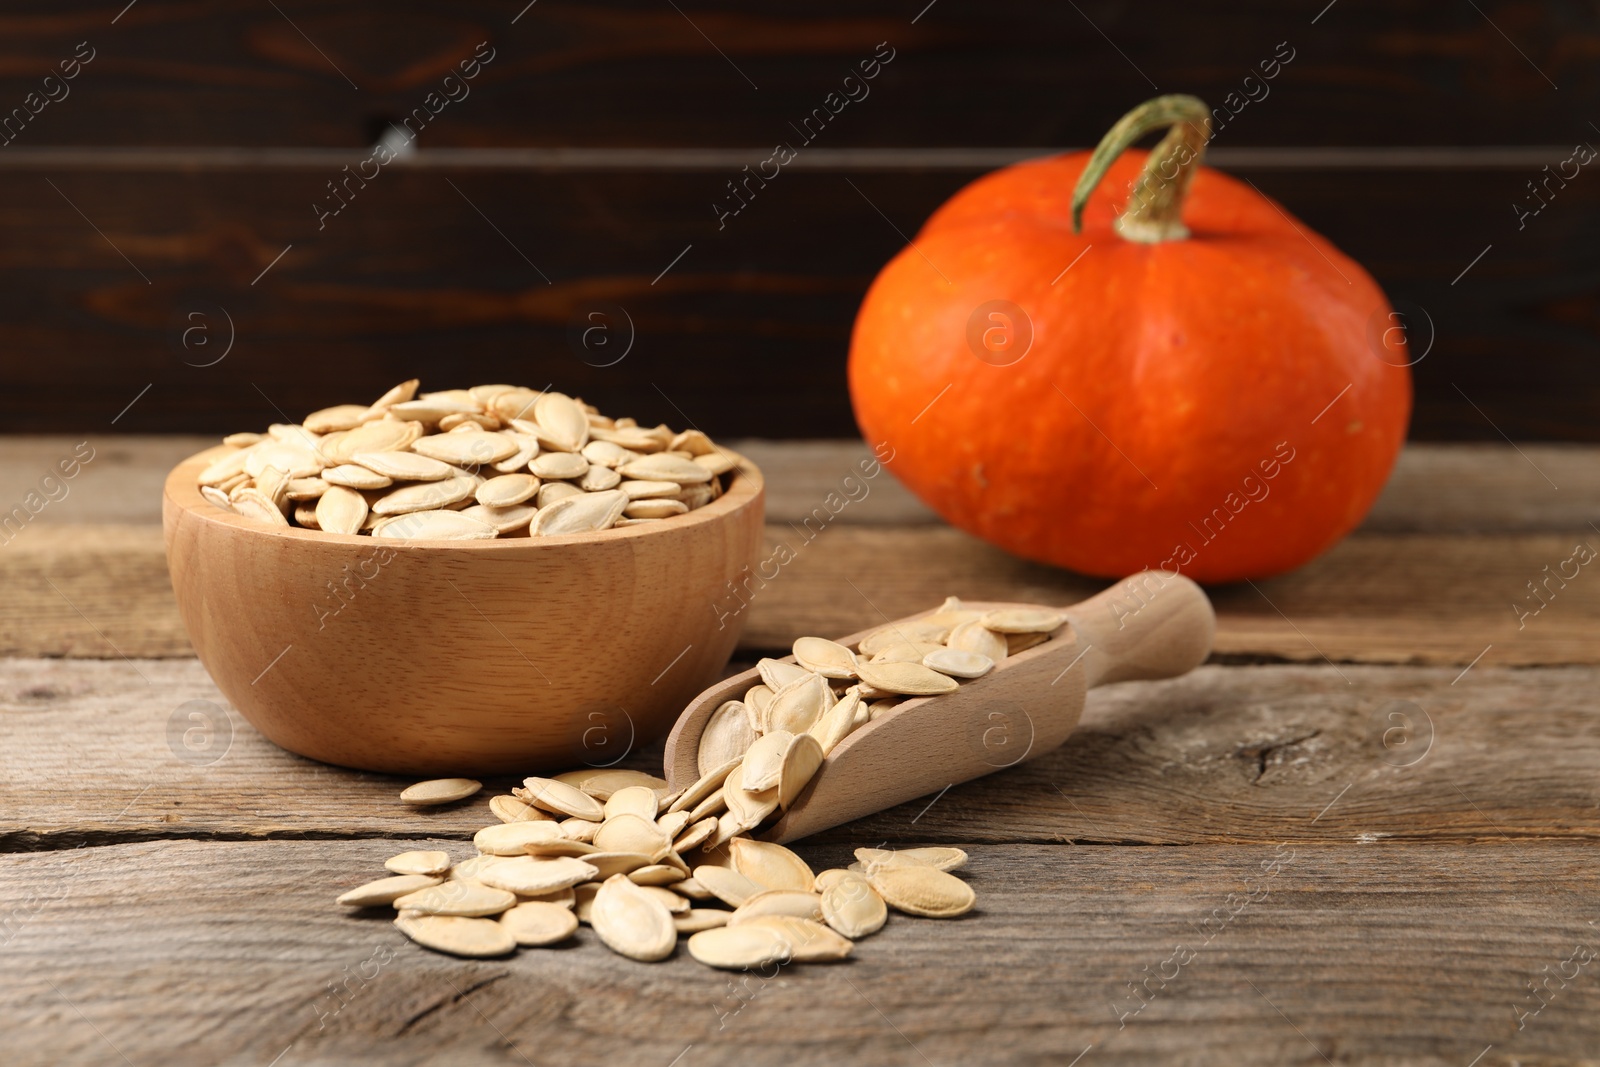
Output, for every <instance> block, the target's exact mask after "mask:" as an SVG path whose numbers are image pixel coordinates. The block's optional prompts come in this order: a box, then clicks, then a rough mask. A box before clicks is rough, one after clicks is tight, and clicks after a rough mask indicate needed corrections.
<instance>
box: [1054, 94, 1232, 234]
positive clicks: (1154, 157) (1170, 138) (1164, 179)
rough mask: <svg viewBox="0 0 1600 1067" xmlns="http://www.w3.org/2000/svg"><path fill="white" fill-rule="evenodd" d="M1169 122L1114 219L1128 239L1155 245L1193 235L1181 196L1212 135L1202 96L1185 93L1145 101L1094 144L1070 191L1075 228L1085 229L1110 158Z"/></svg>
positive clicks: (1077, 231) (1074, 229) (1078, 231)
mask: <svg viewBox="0 0 1600 1067" xmlns="http://www.w3.org/2000/svg"><path fill="white" fill-rule="evenodd" d="M1163 126H1165V127H1168V129H1167V135H1166V136H1165V137H1163V138H1161V142H1160V143H1159V144H1157V145H1156V147H1155V149H1154V150H1153V151H1151V153H1150V158H1149V159H1147V160H1145V164H1144V169H1143V170H1142V171H1140V172H1139V179H1138V181H1136V182H1135V183H1134V186H1133V193H1132V194H1131V195H1130V196H1129V198H1128V206H1127V208H1126V209H1124V211H1123V212H1122V214H1121V215H1119V216H1117V220H1116V222H1115V223H1114V224H1113V226H1114V228H1115V229H1116V231H1117V233H1119V234H1120V235H1122V237H1123V238H1125V239H1126V240H1129V241H1140V242H1143V243H1145V244H1155V243H1157V242H1158V241H1177V240H1182V239H1183V238H1185V237H1188V236H1189V230H1188V228H1187V227H1185V226H1184V224H1183V200H1184V197H1185V196H1187V195H1188V193H1189V183H1190V182H1191V181H1193V180H1194V173H1195V171H1196V170H1197V169H1198V168H1199V166H1200V159H1201V157H1202V156H1204V155H1205V151H1206V142H1207V141H1209V140H1210V139H1211V112H1210V111H1208V110H1206V105H1205V104H1204V103H1203V102H1202V101H1201V100H1200V99H1199V98H1198V97H1193V96H1186V95H1181V94H1173V95H1170V96H1158V97H1156V98H1155V99H1153V100H1146V101H1145V102H1144V103H1142V104H1140V105H1139V106H1138V107H1136V108H1134V109H1133V110H1132V111H1130V112H1128V113H1127V114H1126V115H1124V116H1122V118H1120V119H1118V120H1117V124H1116V125H1115V126H1113V127H1111V129H1110V130H1109V131H1107V133H1106V135H1105V136H1104V137H1102V138H1101V139H1100V143H1099V144H1098V145H1096V146H1095V149H1094V154H1093V155H1091V156H1090V157H1089V164H1088V166H1086V167H1084V168H1083V173H1082V174H1081V175H1079V176H1078V184H1077V186H1076V187H1074V188H1073V190H1072V232H1073V233H1081V232H1083V207H1084V205H1085V204H1087V203H1088V202H1089V194H1090V193H1092V192H1094V190H1095V187H1096V186H1097V185H1099V184H1100V180H1101V179H1102V178H1104V177H1105V174H1106V170H1107V169H1108V168H1110V166H1111V164H1112V162H1113V161H1114V160H1115V159H1116V158H1117V157H1118V156H1120V155H1122V153H1123V152H1124V151H1126V150H1127V149H1128V148H1129V147H1130V146H1131V145H1132V144H1133V143H1134V142H1135V141H1137V140H1138V139H1139V138H1141V137H1143V136H1144V135H1145V134H1147V133H1149V132H1150V131H1151V130H1154V129H1159V128H1161V127H1163Z"/></svg>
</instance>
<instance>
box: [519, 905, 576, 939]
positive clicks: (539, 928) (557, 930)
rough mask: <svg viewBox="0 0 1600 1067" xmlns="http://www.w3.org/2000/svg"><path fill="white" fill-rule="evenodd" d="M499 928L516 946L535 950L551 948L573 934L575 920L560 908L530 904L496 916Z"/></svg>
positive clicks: (572, 915) (570, 914)
mask: <svg viewBox="0 0 1600 1067" xmlns="http://www.w3.org/2000/svg"><path fill="white" fill-rule="evenodd" d="M500 925H501V926H503V927H505V929H506V932H507V933H509V934H510V935H511V937H512V939H513V940H515V941H516V943H517V944H519V945H523V946H525V947H537V946H540V945H554V944H556V943H557V942H560V941H565V940H566V939H567V938H569V937H571V936H572V935H573V934H575V933H577V932H578V917H577V916H576V915H574V914H573V913H572V910H571V909H570V908H565V907H563V906H561V905H560V904H548V903H545V902H543V901H537V900H531V901H527V902H525V903H522V904H518V905H517V906H516V907H514V908H512V909H511V910H510V911H508V912H506V913H505V914H504V915H502V916H500Z"/></svg>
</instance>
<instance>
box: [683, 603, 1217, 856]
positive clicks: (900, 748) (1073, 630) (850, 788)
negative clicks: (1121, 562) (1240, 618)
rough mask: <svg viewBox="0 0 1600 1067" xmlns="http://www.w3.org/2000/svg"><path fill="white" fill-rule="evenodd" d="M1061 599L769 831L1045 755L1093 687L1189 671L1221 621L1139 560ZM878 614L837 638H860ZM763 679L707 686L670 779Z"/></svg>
mask: <svg viewBox="0 0 1600 1067" xmlns="http://www.w3.org/2000/svg"><path fill="white" fill-rule="evenodd" d="M1023 606H1031V605H1015V604H997V603H967V602H963V607H968V608H975V609H978V610H983V611H987V610H991V609H994V608H1004V607H1023ZM935 610H936V609H935ZM1062 610H1063V611H1064V612H1065V614H1066V616H1067V625H1064V626H1062V627H1061V628H1060V629H1058V630H1057V631H1056V632H1055V633H1054V634H1053V635H1052V636H1051V638H1050V640H1048V641H1045V642H1043V643H1041V644H1038V645H1035V646H1034V647H1033V648H1030V649H1027V650H1026V651H1023V652H1019V653H1017V654H1016V655H1013V656H1008V657H1006V658H1005V659H1004V660H1002V661H1001V662H1000V663H998V664H996V665H995V668H994V669H993V670H992V671H990V672H989V673H988V674H986V675H984V676H983V677H982V678H977V679H973V680H971V681H963V682H962V683H961V687H960V688H959V689H957V690H955V691H954V692H952V693H945V694H941V695H939V696H933V697H915V698H912V699H908V700H904V701H902V702H901V703H900V704H899V705H898V706H897V707H895V708H894V709H893V710H892V711H890V712H889V713H888V714H887V715H885V716H883V717H881V718H879V719H878V720H876V721H874V722H871V723H868V724H867V725H865V726H861V727H858V728H857V729H856V730H855V731H854V732H853V733H851V734H850V735H849V736H848V737H846V738H845V739H844V740H843V741H842V742H840V744H839V745H838V747H837V748H835V749H834V750H833V751H832V752H831V753H829V754H828V758H827V759H826V760H824V761H823V764H822V767H821V769H820V770H818V771H817V773H816V776H815V777H813V778H812V780H811V783H810V784H809V785H808V786H807V787H806V789H805V790H804V791H803V792H802V793H801V794H800V796H799V797H798V798H797V799H796V800H795V802H794V804H793V805H791V806H790V808H789V810H788V811H787V812H786V813H785V814H784V815H783V817H782V819H780V820H779V822H778V823H777V824H776V825H775V826H773V827H772V828H771V829H770V830H768V831H766V832H765V833H763V835H762V836H763V837H764V838H766V839H767V840H769V841H779V842H782V841H793V840H796V839H798V838H802V837H806V836H807V835H809V834H814V833H817V832H818V831H821V830H826V829H828V828H829V827H831V826H838V825H839V824H840V823H845V822H849V821H850V820H852V819H859V818H861V817H862V816H863V815H870V814H872V813H873V812H876V811H882V810H884V809H885V808H890V807H893V806H894V805H896V804H903V803H905V802H906V801H908V800H915V799H916V798H917V797H920V796H925V795H927V794H929V793H937V792H939V791H940V790H943V789H945V788H948V787H949V786H952V785H955V784H956V783H958V782H965V781H970V780H971V779H973V778H977V777H979V776H981V775H985V774H989V773H991V772H993V771H998V770H1003V769H1004V768H1006V767H1012V766H1015V765H1016V764H1018V763H1021V762H1022V761H1024V760H1027V759H1032V758H1033V757H1035V756H1041V755H1043V754H1044V753H1046V752H1049V751H1051V750H1052V749H1054V748H1055V747H1056V746H1057V745H1059V744H1061V743H1062V742H1063V741H1065V740H1066V739H1067V735H1068V734H1070V733H1072V731H1073V729H1074V728H1075V727H1076V726H1077V725H1078V718H1079V716H1080V715H1081V714H1082V712H1083V702H1084V697H1085V696H1086V694H1087V692H1088V690H1089V689H1091V688H1093V687H1094V686H1097V685H1103V684H1105V683H1108V682H1123V681H1139V680H1152V679H1159V678H1173V677H1176V676H1178V675H1180V674H1183V673H1184V672H1186V671H1188V670H1190V669H1191V668H1193V667H1197V666H1199V665H1200V664H1201V663H1203V662H1205V659H1206V657H1207V656H1208V655H1209V654H1210V653H1211V638H1212V635H1213V633H1214V632H1215V629H1216V616H1215V615H1214V614H1213V612H1212V610H1211V602H1210V601H1209V600H1207V599H1206V595H1205V593H1204V592H1202V591H1201V589H1200V587H1199V586H1198V585H1196V584H1195V583H1194V582H1192V581H1190V580H1189V579H1188V578H1185V577H1183V576H1181V575H1170V574H1164V573H1162V572H1159V571H1141V572H1140V573H1138V574H1135V575H1133V576H1131V577H1129V578H1125V579H1123V580H1122V581H1120V582H1118V583H1117V584H1116V585H1113V586H1112V587H1111V588H1109V589H1106V590H1105V591H1103V592H1101V593H1099V594H1097V595H1095V596H1092V597H1090V598H1089V599H1088V600H1085V601H1083V602H1082V603H1080V604H1075V605H1073V606H1072V607H1069V608H1065V609H1062ZM932 613H933V612H932V611H929V612H925V613H924V614H932ZM918 617H919V616H911V617H910V618H907V619H902V620H899V621H900V622H910V621H911V620H912V619H915V618H918ZM882 625H883V624H880V625H879V626H873V627H871V628H870V629H867V630H863V631H861V632H860V633H856V634H851V635H850V636H849V637H845V638H841V639H840V643H841V644H843V645H847V646H849V647H850V648H852V649H854V648H855V646H856V644H857V642H858V641H860V640H861V638H863V637H865V636H866V635H867V634H868V633H871V632H872V631H874V630H878V629H881V628H882ZM785 659H786V660H788V661H789V662H793V659H794V657H793V656H788V657H785ZM760 681H761V677H760V675H759V674H758V673H757V672H756V671H754V670H750V671H745V672H744V673H743V674H739V675H736V676H734V677H732V678H729V679H727V680H726V681H724V682H720V683H718V684H717V685H715V686H712V687H711V688H710V689H707V690H706V691H705V692H703V693H701V694H700V696H698V697H696V698H695V700H694V702H693V703H691V704H690V705H689V707H688V708H687V709H686V710H685V711H684V713H683V715H682V716H680V717H679V719H678V723H677V725H676V726H674V727H673V729H672V733H671V734H670V735H669V736H668V738H667V746H666V773H667V781H668V782H669V783H670V785H671V787H672V788H673V789H680V788H683V787H685V786H688V785H690V784H692V783H693V782H694V781H695V780H696V779H697V778H698V777H699V768H698V767H697V765H696V764H697V759H698V752H699V747H700V732H701V731H702V730H703V729H704V728H705V724H706V720H707V719H709V718H710V717H711V714H712V712H714V711H716V709H717V708H719V707H720V706H722V704H723V703H724V702H726V701H729V700H740V699H743V697H744V694H745V692H746V691H747V690H748V689H749V688H750V687H751V686H753V685H756V684H758V683H759V682H760Z"/></svg>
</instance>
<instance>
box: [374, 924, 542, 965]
mask: <svg viewBox="0 0 1600 1067" xmlns="http://www.w3.org/2000/svg"><path fill="white" fill-rule="evenodd" d="M394 924H395V926H397V927H399V928H400V932H401V933H403V934H405V935H406V936H407V937H409V938H410V939H411V940H413V941H415V942H416V943H417V944H419V945H421V946H422V947H424V948H431V949H433V950H434V951H436V952H447V953H449V954H450V955H452V956H466V957H469V958H472V959H479V958H486V957H490V956H504V955H505V954H506V953H508V952H514V951H516V947H517V941H516V938H515V937H513V936H512V934H511V932H510V931H509V930H508V929H506V928H505V927H504V926H501V925H500V924H499V923H498V922H495V921H494V920H492V919H470V918H463V917H461V916H457V915H422V914H416V913H412V912H407V913H405V914H402V915H400V916H398V917H397V918H396V919H395V921H394Z"/></svg>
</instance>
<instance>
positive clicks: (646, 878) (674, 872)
mask: <svg viewBox="0 0 1600 1067" xmlns="http://www.w3.org/2000/svg"><path fill="white" fill-rule="evenodd" d="M687 877H688V875H686V874H685V873H684V872H683V871H681V870H679V869H678V868H677V867H674V866H672V865H671V864H670V863H652V864H650V865H649V866H647V867H640V868H639V869H638V870H633V871H629V872H628V881H630V882H632V883H633V884H634V885H673V884H674V883H677V882H681V881H683V880H684V879H685V878H687Z"/></svg>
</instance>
